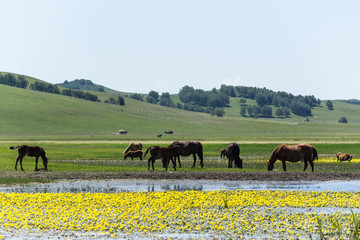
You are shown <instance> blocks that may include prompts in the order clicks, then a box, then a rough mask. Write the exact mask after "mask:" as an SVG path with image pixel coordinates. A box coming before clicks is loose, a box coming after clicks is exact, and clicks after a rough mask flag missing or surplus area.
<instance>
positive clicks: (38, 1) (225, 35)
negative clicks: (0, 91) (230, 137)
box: [0, 0, 360, 100]
mask: <svg viewBox="0 0 360 240" xmlns="http://www.w3.org/2000/svg"><path fill="white" fill-rule="evenodd" d="M0 6H1V14H0V71H1V72H12V73H18V74H24V75H28V76H32V77H35V78H39V79H41V80H44V81H47V82H50V83H62V82H64V81H65V80H68V81H72V80H75V79H89V80H91V81H93V82H94V83H96V84H100V85H104V86H106V87H109V88H112V89H115V90H118V91H123V92H136V93H149V92H150V91H151V90H154V91H157V92H159V93H163V92H169V93H171V94H172V93H178V92H179V90H180V89H181V88H182V87H184V86H186V85H187V86H192V87H194V88H195V89H203V90H211V89H213V88H218V89H219V88H220V86H221V85H222V84H226V85H234V86H248V87H260V88H264V87H265V88H267V89H271V90H274V91H285V92H289V93H292V94H295V95H298V94H301V95H314V96H315V97H317V98H320V99H322V100H327V99H330V100H335V99H353V98H355V99H360V91H359V89H360V14H359V12H360V1H358V0H354V1H351V0H343V1H340V0H336V1H332V0H324V1H322V0H291V1H290V0H248V1H243V0H236V1H235V0H234V1H233V0H218V1H212V0H195V1H194V0H181V1H180V0H178V1H176V0H174V1H169V0H128V1H123V0H0Z"/></svg>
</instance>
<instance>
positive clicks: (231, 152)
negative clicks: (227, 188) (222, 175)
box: [225, 142, 243, 168]
mask: <svg viewBox="0 0 360 240" xmlns="http://www.w3.org/2000/svg"><path fill="white" fill-rule="evenodd" d="M225 155H226V156H227V157H228V159H229V164H228V167H229V168H232V162H233V161H234V164H235V168H237V167H238V168H243V163H242V159H241V158H240V156H239V155H240V147H239V144H237V143H235V142H233V143H230V144H229V145H228V146H227V148H226V150H225Z"/></svg>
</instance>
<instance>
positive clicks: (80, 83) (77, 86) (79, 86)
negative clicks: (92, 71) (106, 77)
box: [57, 79, 105, 92]
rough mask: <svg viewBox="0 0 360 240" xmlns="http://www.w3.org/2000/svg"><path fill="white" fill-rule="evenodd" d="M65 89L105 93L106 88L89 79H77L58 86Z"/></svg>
mask: <svg viewBox="0 0 360 240" xmlns="http://www.w3.org/2000/svg"><path fill="white" fill-rule="evenodd" d="M57 85H60V86H62V87H65V88H70V89H73V90H88V91H96V92H104V91H105V88H104V86H101V85H97V84H94V83H93V82H92V81H91V80H88V79H75V80H73V81H70V82H69V81H67V80H65V81H64V82H63V83H61V84H57Z"/></svg>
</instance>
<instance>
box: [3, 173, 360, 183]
mask: <svg viewBox="0 0 360 240" xmlns="http://www.w3.org/2000/svg"><path fill="white" fill-rule="evenodd" d="M9 177H10V176H9ZM11 177H15V178H29V177H30V178H32V179H34V181H59V180H106V179H152V180H156V179H178V180H234V181H251V180H254V181H333V180H342V181H352V180H360V173H338V172H337V173H327V172H282V171H281V172H277V171H272V172H244V171H237V172H216V171H215V172H210V171H207V172H202V171H201V172H200V171H199V172H197V171H189V172H188V171H178V172H175V171H168V172H165V171H155V172H54V171H49V172H45V171H39V172H24V173H15V174H14V172H11Z"/></svg>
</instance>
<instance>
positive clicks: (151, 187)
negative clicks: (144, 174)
mask: <svg viewBox="0 0 360 240" xmlns="http://www.w3.org/2000/svg"><path fill="white" fill-rule="evenodd" d="M236 189H242V190H297V191H360V181H327V182H257V181H225V180H224V181H216V180H99V181H62V182H54V183H32V184H25V185H21V186H11V187H0V192H7V193H81V192H91V193H117V192H156V191H191V190H193V191H215V190H236Z"/></svg>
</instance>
